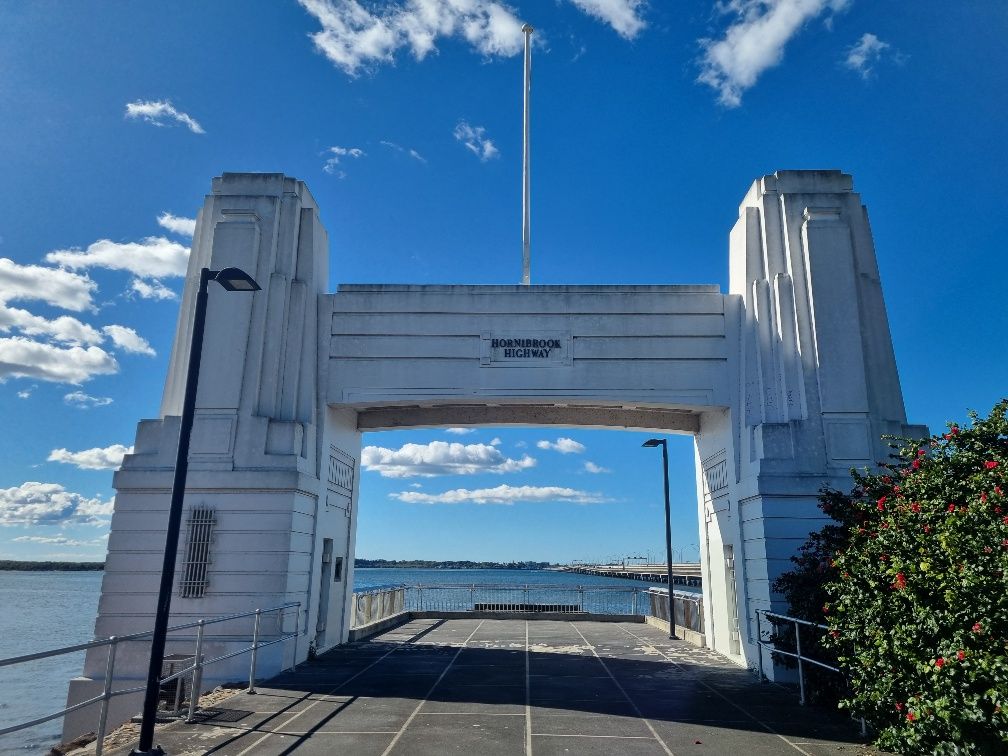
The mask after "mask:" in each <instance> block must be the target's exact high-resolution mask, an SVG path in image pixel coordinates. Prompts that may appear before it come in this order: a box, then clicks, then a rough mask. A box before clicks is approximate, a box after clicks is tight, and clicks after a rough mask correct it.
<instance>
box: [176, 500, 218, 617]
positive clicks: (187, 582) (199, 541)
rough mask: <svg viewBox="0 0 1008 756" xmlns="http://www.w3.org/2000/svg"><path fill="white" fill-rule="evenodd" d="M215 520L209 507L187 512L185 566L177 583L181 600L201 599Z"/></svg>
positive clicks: (205, 584)
mask: <svg viewBox="0 0 1008 756" xmlns="http://www.w3.org/2000/svg"><path fill="white" fill-rule="evenodd" d="M216 523H217V520H216V519H215V518H214V511H213V510H212V509H210V508H209V507H193V508H192V509H190V510H189V522H188V523H187V526H186V552H185V564H183V566H182V579H181V580H180V581H179V595H180V596H181V597H182V598H202V597H203V595H204V594H205V593H206V589H207V572H208V571H209V568H210V544H212V543H213V529H214V525H215V524H216Z"/></svg>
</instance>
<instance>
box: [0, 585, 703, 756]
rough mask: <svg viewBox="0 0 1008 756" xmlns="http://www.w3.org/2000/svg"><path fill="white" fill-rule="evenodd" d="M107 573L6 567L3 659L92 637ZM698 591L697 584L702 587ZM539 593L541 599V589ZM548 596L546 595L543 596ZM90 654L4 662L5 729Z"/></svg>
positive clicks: (36, 747) (22, 748)
mask: <svg viewBox="0 0 1008 756" xmlns="http://www.w3.org/2000/svg"><path fill="white" fill-rule="evenodd" d="M101 580H102V573H101V572H6V571H0V659H5V658H8V657H11V656H20V655H22V654H30V653H34V652H37V651H44V650H46V649H52V648H58V647H60V646H70V645H74V644H76V643H84V642H86V641H89V640H91V637H92V632H93V630H94V620H95V615H96V613H97V609H98V598H99V595H100V593H101ZM417 584H421V585H425V586H434V585H460V584H461V585H470V584H477V585H515V586H520V585H529V586H543V585H563V586H576V585H584V586H591V585H620V586H631V585H632V586H636V587H638V588H646V587H647V585H648V584H647V583H640V582H637V581H631V580H623V579H620V578H611V577H596V576H593V575H578V574H574V573H569V572H555V571H552V570H440V569H397V568H359V569H356V570H354V590H355V591H362V590H368V589H371V588H379V587H382V586H391V585H417ZM696 590H699V589H696ZM537 595H538V596H539V598H537V600H539V601H543V600H544V599H543V598H542V595H543V594H541V593H539V594H537ZM545 600H547V601H548V598H547V599H545ZM83 664H84V653H83V652H80V653H74V654H66V655H63V656H58V657H54V658H52V659H45V660H39V661H34V662H28V663H26V664H22V665H16V666H12V667H0V728H2V727H4V726H7V725H11V724H15V723H18V722H24V721H27V720H30V719H34V718H36V717H41V716H44V715H46V714H49V713H52V712H55V711H59V710H60V709H62V708H63V707H64V706H65V705H66V695H67V687H68V683H69V680H70V678H72V677H76V676H78V675H80V673H81V669H82V668H83ZM61 729H62V720H61V719H54V720H52V721H51V722H47V723H45V724H41V725H38V726H36V727H33V728H31V729H29V730H22V731H21V732H17V733H13V734H11V735H4V736H0V754H16V753H45V752H47V751H48V750H49V748H50V747H51V746H53V745H54V744H56V743H58V742H59V740H60V733H61Z"/></svg>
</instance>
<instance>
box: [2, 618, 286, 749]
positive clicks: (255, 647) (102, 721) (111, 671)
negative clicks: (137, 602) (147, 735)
mask: <svg viewBox="0 0 1008 756" xmlns="http://www.w3.org/2000/svg"><path fill="white" fill-rule="evenodd" d="M300 607H301V602H294V603H290V604H283V605H281V606H275V607H272V608H270V609H256V610H255V611H252V612H243V613H241V614H229V615H226V616H223V617H214V618H212V619H201V620H198V621H196V622H189V623H187V624H184V625H175V626H173V627H169V628H168V632H169V633H171V632H177V631H179V630H190V629H192V628H196V649H195V653H194V654H193V656H192V660H193V661H192V664H191V665H190V666H187V667H185V668H184V669H181V670H179V671H178V672H175V673H174V674H171V675H167V676H165V677H162V678H161V684H162V685H164V683H166V682H171V681H172V680H178V681H181V680H182V679H183V678H185V677H186V676H190V680H191V682H190V686H189V689H190V694H189V711H188V714H187V716H186V721H189V722H191V721H193V718H194V717H195V715H196V707H197V705H198V703H199V697H200V684H201V682H202V679H203V669H204V668H205V667H208V666H209V665H211V664H216V663H217V662H222V661H224V660H226V659H231V658H232V657H235V656H239V655H241V654H245V653H248V652H251V653H252V658H251V661H250V663H249V687H248V691H249V692H250V693H254V692H255V675H256V662H257V659H258V655H259V649H261V648H266V647H267V646H272V645H274V644H277V643H283V642H284V641H287V640H290V639H291V638H295V637H296V636H297V634H298V628H299V625H300ZM291 608H294V609H296V611H295V612H294V631H293V632H291V633H286V634H281V635H280V636H279V637H277V638H274V639H272V640H269V641H265V642H261V641H260V640H259V636H260V630H261V621H262V615H264V614H271V613H273V612H279V613H280V614H279V615H278V617H277V620H278V622H277V624H278V626H279V627H280V628H281V629H282V627H283V612H284V611H286V610H287V609H291ZM244 617H255V623H254V625H253V629H252V644H251V645H250V646H246V647H243V648H240V649H239V650H237V651H233V652H231V653H228V654H222V655H220V656H215V657H214V658H212V659H205V658H204V657H203V641H204V631H205V629H206V627H207V626H208V625H214V624H217V623H219V622H228V621H231V620H236V619H242V618H244ZM153 634H154V631H153V630H147V631H145V632H142V633H133V634H131V635H119V636H116V635H113V636H111V637H110V638H106V639H103V640H93V641H89V642H88V643H78V644H77V645H74V646H64V647H63V648H56V649H52V650H49V651H39V652H36V653H34V654H25V655H23V656H12V657H10V658H9V659H0V667H9V666H13V665H15V664H25V663H27V662H31V661H36V660H38V659H48V658H50V657H53V656H62V655H63V654H72V653H76V652H78V651H87V650H88V649H92V648H101V647H102V646H108V660H107V661H106V664H105V681H104V686H103V689H102V693H101V695H98V696H94V697H93V698H89V699H87V700H86V701H81V702H79V703H76V704H74V705H73V706H68V707H66V708H65V709H61V710H60V711H57V712H55V713H53V714H47V715H46V716H44V717H37V718H36V719H32V720H30V721H28V722H22V723H20V724H16V725H10V726H7V727H3V728H0V735H7V734H9V733H12V732H18V731H19V730H26V729H28V728H29V727H35V726H36V725H40V724H44V723H45V722H49V721H51V720H53V719H57V718H58V717H62V716H65V715H67V714H69V713H70V712H72V711H77V710H78V709H83V708H84V707H86V706H91V705H92V704H95V703H98V702H101V710H100V714H99V716H98V737H97V744H96V746H95V754H96V756H101V755H102V750H103V741H104V739H105V731H106V728H107V725H108V711H109V701H111V700H112V699H113V698H115V697H116V696H124V695H128V694H130V693H141V692H143V691H144V690H146V688H147V685H146V682H145V683H144V684H143V685H139V686H136V687H133V688H122V689H120V690H112V686H113V681H114V678H115V662H116V650H117V649H118V647H119V644H121V643H131V642H136V641H141V640H144V639H146V638H149V637H151V636H152V635H153ZM229 642H233V641H229ZM295 656H296V655H295ZM296 662H297V660H296V659H294V664H296ZM178 684H179V683H176V685H178Z"/></svg>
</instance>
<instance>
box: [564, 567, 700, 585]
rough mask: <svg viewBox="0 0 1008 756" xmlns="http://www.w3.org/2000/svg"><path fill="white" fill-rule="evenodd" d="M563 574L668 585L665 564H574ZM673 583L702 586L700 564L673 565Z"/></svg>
mask: <svg viewBox="0 0 1008 756" xmlns="http://www.w3.org/2000/svg"><path fill="white" fill-rule="evenodd" d="M561 570H562V571H563V572H579V573H581V574H582V575H602V576H605V577H618V578H624V579H626V580H643V581H644V582H647V583H668V569H667V567H666V566H665V565H664V564H572V565H568V566H566V567H562V568H561ZM672 583H673V584H674V585H695V586H699V585H700V584H701V578H700V563H699V562H680V563H675V562H673V563H672Z"/></svg>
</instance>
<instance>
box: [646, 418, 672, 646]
mask: <svg viewBox="0 0 1008 756" xmlns="http://www.w3.org/2000/svg"><path fill="white" fill-rule="evenodd" d="M642 446H647V447H651V448H653V447H655V446H660V447H661V451H662V473H664V475H665V565H666V569H667V573H668V574H667V578H668V615H669V625H668V630H669V638H670V639H673V638H675V591H674V590H673V587H672V519H671V514H670V512H669V491H668V442H667V441H666V440H665V439H664V438H649V439H648V440H647V441H645V442H644V443H643V444H642Z"/></svg>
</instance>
